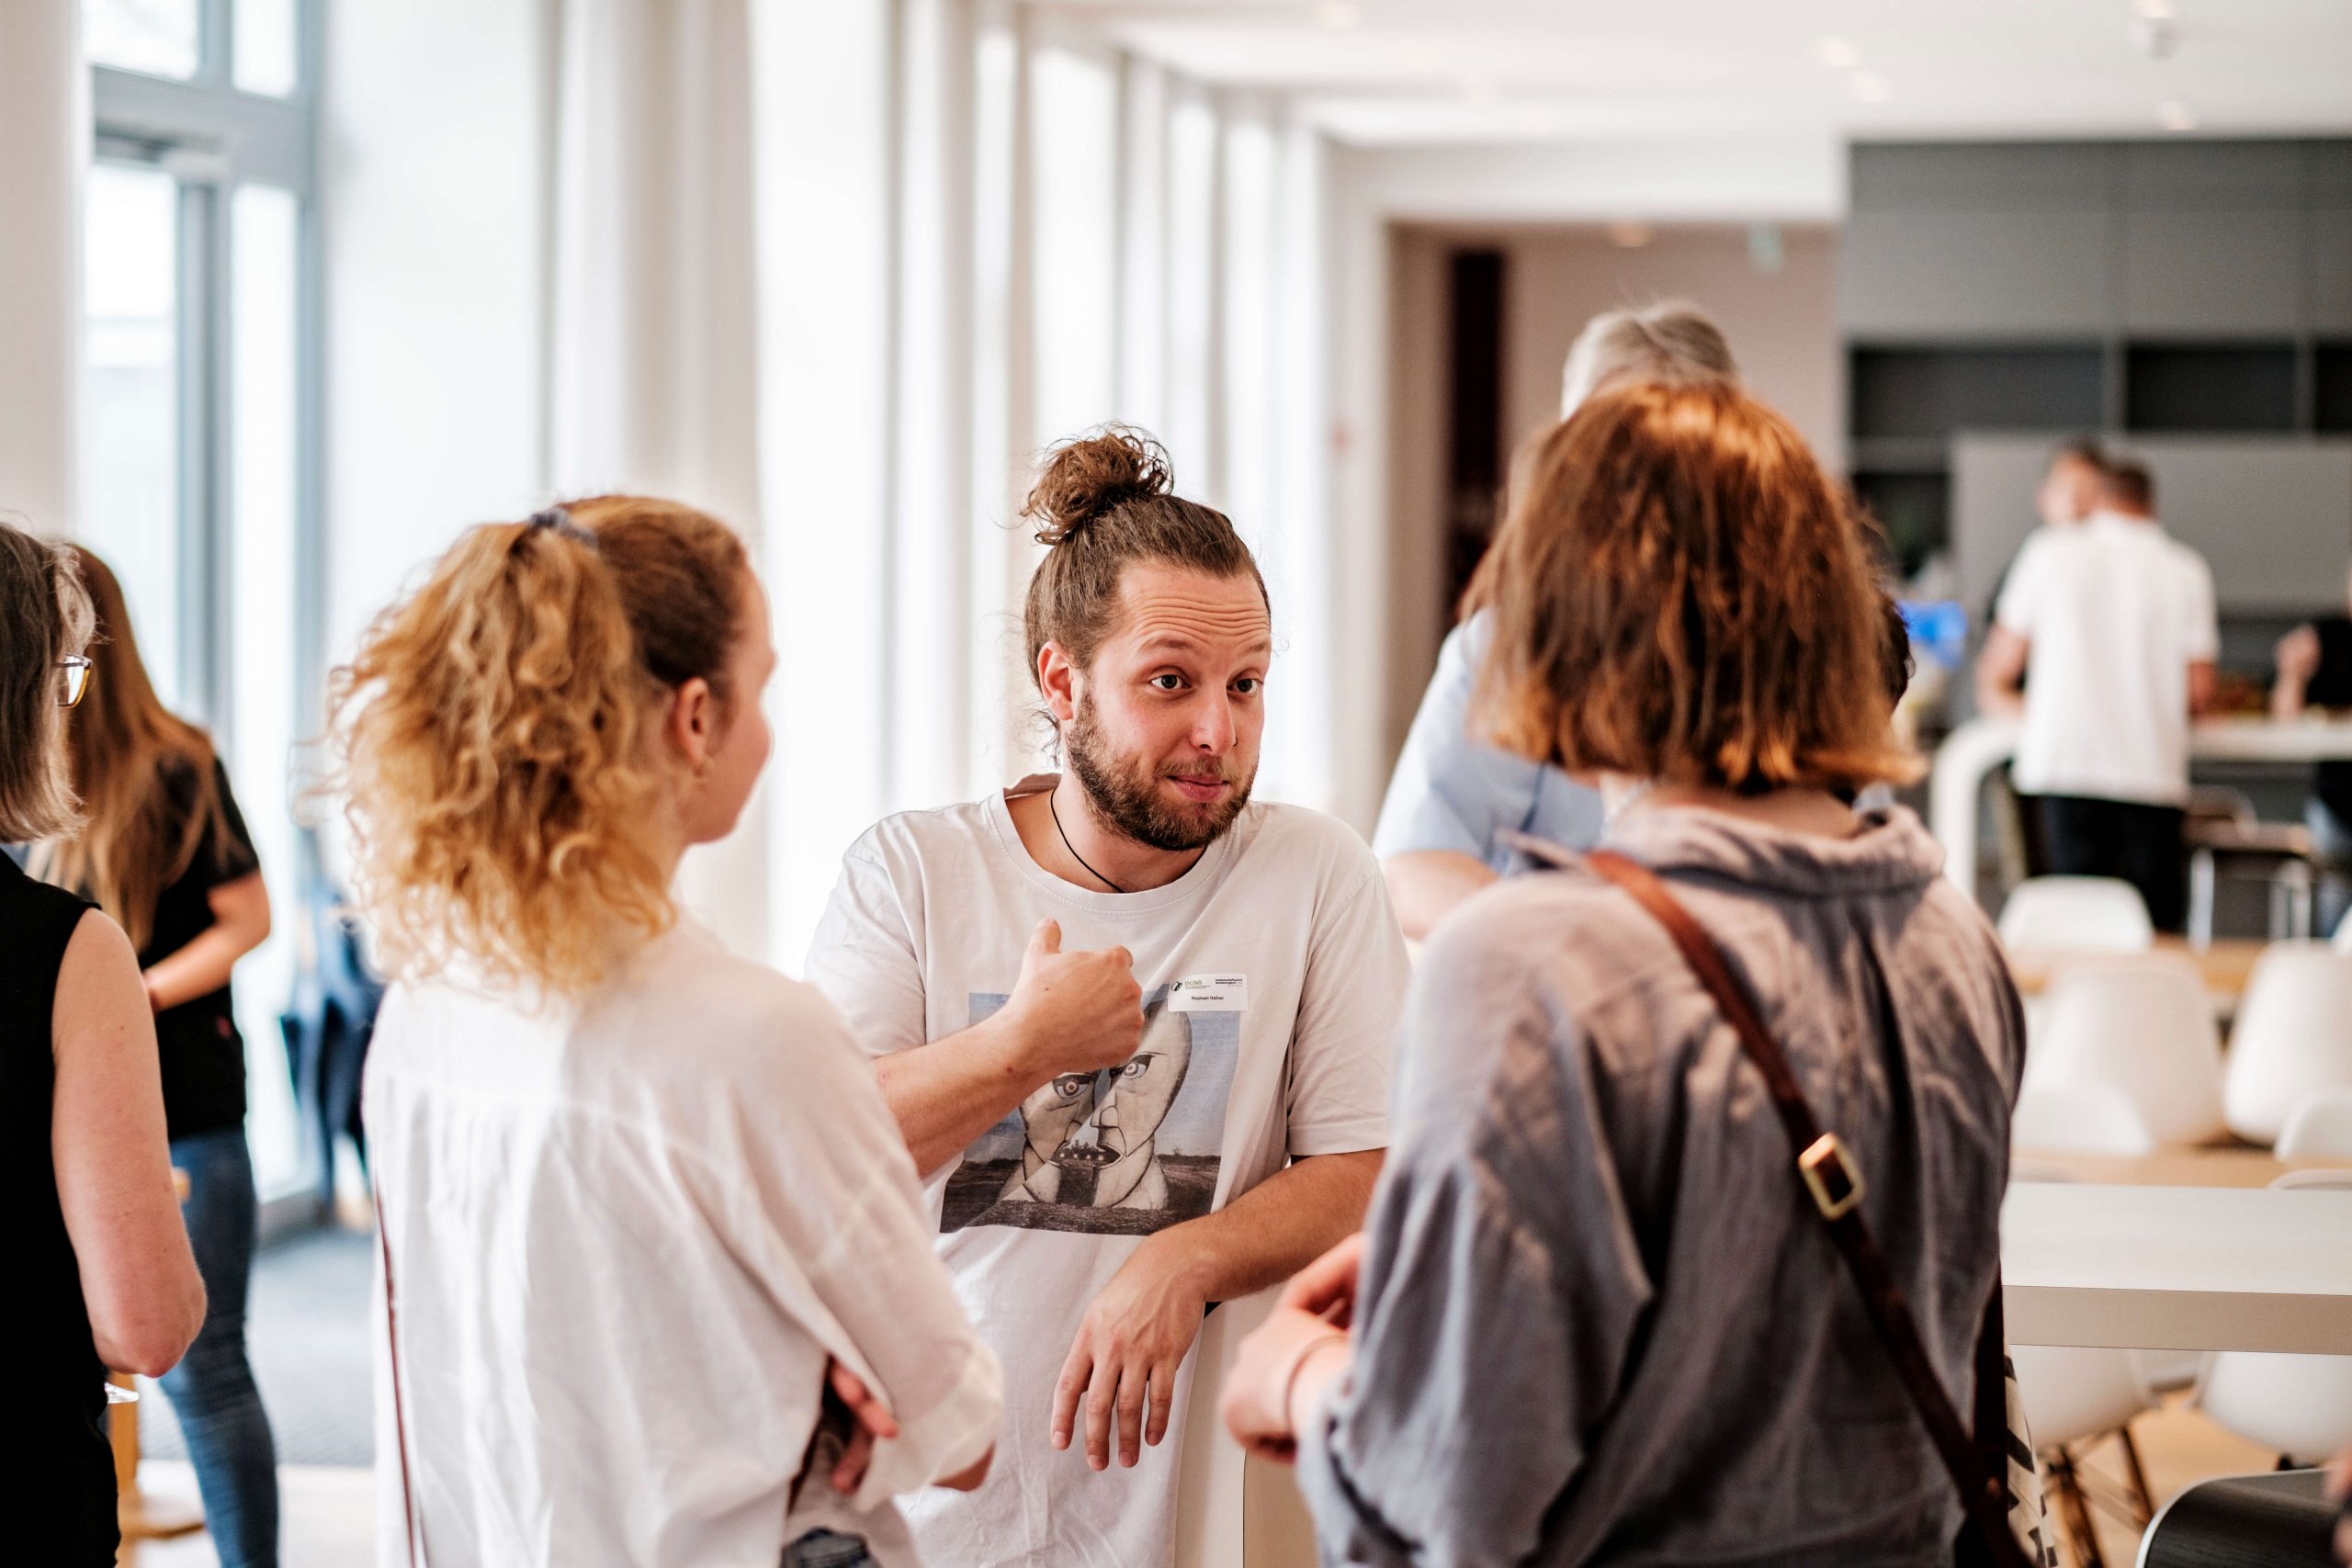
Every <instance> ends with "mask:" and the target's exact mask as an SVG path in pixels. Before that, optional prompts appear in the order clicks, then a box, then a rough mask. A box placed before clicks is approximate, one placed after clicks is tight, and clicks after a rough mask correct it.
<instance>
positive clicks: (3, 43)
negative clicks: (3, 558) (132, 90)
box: [0, 0, 90, 533]
mask: <svg viewBox="0 0 2352 1568" xmlns="http://www.w3.org/2000/svg"><path fill="white" fill-rule="evenodd" d="M81 28H82V18H81V7H80V6H79V5H78V4H77V0H6V4H5V5H0V213H5V214H6V221H5V222H0V513H15V514H16V517H15V519H13V520H15V521H19V522H22V523H24V524H26V525H29V526H30V527H32V528H34V529H35V530H37V531H40V532H42V533H62V532H68V531H71V530H72V529H73V528H74V525H76V524H77V522H78V521H79V517H78V514H77V512H76V508H75V504H74V501H75V493H74V492H75V479H74V474H75V469H76V466H77V463H78V461H79V456H80V455H79V453H78V452H77V450H76V449H75V446H74V435H75V430H76V426H77V424H78V423H79V422H78V420H77V418H76V400H77V395H78V389H79V387H80V381H81V378H80V353H81V326H82V281H81V266H82V205H81V190H82V176H83V172H84V171H85V170H86V169H87V168H88V167H89V164H90V101H89V73H88V71H87V70H86V69H85V67H84V65H83V62H82V53H81Z"/></svg>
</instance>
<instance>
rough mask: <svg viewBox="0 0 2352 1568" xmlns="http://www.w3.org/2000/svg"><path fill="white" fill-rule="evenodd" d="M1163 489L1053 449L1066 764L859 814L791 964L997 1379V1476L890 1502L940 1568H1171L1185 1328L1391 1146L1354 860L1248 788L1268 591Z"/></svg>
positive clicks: (1057, 648) (1346, 843)
mask: <svg viewBox="0 0 2352 1568" xmlns="http://www.w3.org/2000/svg"><path fill="white" fill-rule="evenodd" d="M1169 490H1170V483H1169V476H1168V473H1167V468H1166V463H1165V458H1164V457H1163V456H1162V455H1161V454H1160V453H1159V449H1158V448H1157V447H1156V446H1151V445H1150V444H1149V443H1148V441H1146V440H1144V439H1141V438H1139V437H1137V436H1136V435H1134V434H1129V433H1126V432H1124V431H1115V430H1114V431H1111V432H1107V433H1105V434H1100V435H1096V436H1093V437H1091V438H1089V439H1086V440H1083V441H1080V442H1077V443H1074V444H1072V445H1070V446H1066V447H1064V448H1063V449H1062V450H1061V451H1059V452H1058V453H1057V454H1056V456H1055V457H1054V459H1053V461H1052V462H1051V463H1050V464H1049V466H1048V468H1047V469H1046V474H1045V476H1044V477H1043V478H1042V479H1040V481H1039V483H1038V486H1037V489H1036V491H1035V492H1034V493H1033V494H1032V496H1031V498H1030V503H1029V506H1028V508H1027V510H1026V515H1029V516H1031V517H1033V518H1035V519H1036V520H1037V521H1038V522H1039V524H1040V528H1039V533H1038V538H1039V540H1040V542H1042V543H1044V544H1046V545H1047V546H1049V547H1050V548H1049V551H1048V554H1047V556H1046V559H1045V561H1044V562H1043V563H1042V564H1041V565H1040V567H1039V568H1038V571H1037V575H1036V578H1035V581H1033V582H1032V584H1031V586H1030V590H1029V595H1028V604H1027V607H1026V615H1025V620H1026V629H1027V635H1028V646H1029V653H1030V660H1031V669H1032V671H1033V673H1034V675H1035V681H1036V684H1037V688H1038V691H1039V693H1040V694H1041V695H1042V697H1043V698H1044V701H1045V706H1046V713H1047V714H1048V716H1050V718H1051V720H1052V722H1053V725H1054V728H1055V731H1056V735H1057V741H1058V744H1059V748H1060V750H1061V752H1062V754H1063V756H1064V758H1065V760H1066V761H1067V764H1068V767H1067V771H1066V772H1063V773H1058V774H1043V775H1037V776H1034V777H1031V778H1027V779H1024V780H1023V781H1022V782H1021V783H1019V784H1015V785H1013V786H1012V788H1011V789H1009V790H1006V791H1004V792H1002V793H1001V794H994V795H989V796H988V797H986V798H984V799H982V800H979V801H978V802H974V803H970V804H967V805H960V806H952V807H944V808H942V809H939V810H935V811H923V812H909V813H905V814H902V815H900V816H897V817H893V818H887V819H885V820H884V821H882V822H880V823H878V824H876V826H875V827H874V828H873V829H871V830H869V831H868V832H867V833H866V834H865V837H864V838H862V839H860V840H858V842H857V843H856V844H855V845H854V846H853V847H852V848H851V850H850V851H849V853H848V854H847V856H846V857H845V859H844V862H843V865H842V879H841V882H840V884H839V886H837V887H836V889H835V891H834V894H833V897H832V900H831V905H830V906H829V908H828V909H827V911H826V915H825V918H824V919H823V921H822V922H821V924H820V927H819V931H818V934H817V938H816V942H815V944H814V946H813V948H812V949H811V952H810V954H809V977H810V978H811V979H812V980H813V981H815V982H816V984H817V985H818V986H819V987H820V988H822V989H823V990H824V992H825V993H826V994H827V995H828V996H829V997H830V998H831V1000H832V1001H833V1002H834V1004H835V1005H836V1006H837V1007H838V1008H839V1009H840V1010H842V1013H843V1014H844V1015H845V1016H846V1018H847V1020H848V1021H849V1025H850V1030H851V1032H852V1034H853V1035H854V1037H855V1038H856V1039H858V1040H859V1042H860V1043H862V1044H863V1045H864V1046H865V1048H866V1050H867V1051H869V1052H870V1053H872V1054H873V1055H875V1056H876V1071H877V1074H878V1076H879V1077H880V1079H881V1082H882V1087H883V1091H884V1094H885V1096H886V1098H887V1099H888V1100H889V1102H890V1105H891V1108H892V1110H893V1111H894V1112H895V1113H896V1115H897V1117H898V1120H899V1127H900V1130H901V1131H902V1132H903V1133H904V1134H905V1135H906V1138H907V1142H908V1145H909V1147H910V1149H911V1150H912V1152H913V1154H914V1158H915V1165H916V1168H917V1169H918V1171H919V1172H921V1173H922V1176H923V1178H924V1179H925V1193H926V1197H927V1199H928V1201H929V1202H930V1204H931V1206H932V1213H933V1214H934V1216H935V1217H936V1220H937V1224H938V1226H939V1231H940V1252H941V1256H942V1257H943V1258H944V1259H945V1260H946V1262H947V1264H948V1267H949V1270H950V1272H951V1273H952V1274H953V1276H954V1277H955V1280H956V1289H957V1292H958V1293H959V1295H960V1296H961V1297H962V1300H963V1302H964V1305H965V1307H966V1309H967V1311H968V1312H969V1313H970V1314H971V1315H972V1318H973V1321H974V1322H975V1323H976V1324H977V1325H978V1327H979V1330H980V1334H981V1336H982V1337H983V1339H984V1340H985V1341H986V1342H987V1343H988V1344H989V1346H990V1348H993V1349H995V1350H996V1351H997V1353H998V1355H999V1357H1000V1359H1001V1360H1002V1361H1003V1364H1004V1377H1005V1389H1006V1421H1005V1430H1004V1434H1003V1438H1002V1441H1001V1445H1000V1449H999V1457H998V1462H997V1466H996V1469H995V1471H994V1472H993V1473H992V1474H991V1476H990V1477H989V1481H988V1483H987V1484H986V1485H985V1486H983V1487H982V1488H981V1489H980V1490H979V1491H978V1492H976V1493H973V1494H971V1495H968V1496H958V1497H954V1498H946V1497H941V1498H937V1499H932V1498H925V1499H922V1500H921V1501H919V1502H918V1503H917V1504H916V1505H915V1506H913V1507H912V1508H910V1510H909V1517H910V1523H911V1524H912V1525H913V1526H914V1529H915V1533H916V1538H917V1541H918V1544H919V1545H920V1547H921V1549H922V1553H923V1555H924V1557H925V1559H926V1560H927V1561H929V1562H933V1563H936V1564H942V1565H953V1568H989V1565H1004V1568H1154V1565H1155V1564H1160V1563H1164V1562H1167V1561H1168V1560H1169V1557H1170V1551H1171V1550H1172V1544H1173V1538H1174V1503H1175V1495H1176V1485H1177V1475H1176V1460H1177V1455H1178V1453H1179V1452H1181V1451H1182V1442H1181V1432H1180V1430H1179V1428H1180V1427H1181V1423H1182V1412H1183V1410H1184V1409H1185V1407H1186V1404H1187V1399H1188V1390H1189V1382H1190V1377H1191V1361H1192V1358H1191V1357H1190V1356H1189V1355H1188V1352H1189V1351H1190V1349H1191V1348H1192V1346H1193V1342H1194V1340H1195V1339H1196V1337H1198V1334H1199V1331H1200V1327H1201V1323H1202V1319H1203V1316H1204V1313H1205V1312H1206V1310H1207V1309H1208V1308H1209V1306H1210V1305H1211V1304H1212V1303H1216V1302H1220V1301H1227V1300H1231V1299H1234V1298H1236V1297H1239V1296H1243V1295H1248V1294H1250V1293H1252V1292H1257V1291H1260V1290H1262V1289H1264V1288H1266V1287H1268V1286H1270V1285H1272V1284H1274V1283H1276V1282H1278V1281H1280V1280H1283V1279H1286V1278H1287V1277H1288V1276H1289V1275H1290V1274H1292V1273H1293V1272H1295V1270H1296V1269H1299V1268H1301V1267H1303V1266H1304V1265H1306V1263H1308V1262H1310V1261H1312V1260H1313V1259H1314V1258H1317V1257H1319V1256H1320V1255H1321V1254H1322V1253H1323V1251H1324V1250H1325V1249H1327V1248H1328V1247H1330V1246H1331V1245H1332V1244H1334V1243H1336V1242H1337V1241H1339V1240H1340V1238H1341V1237H1343V1236H1345V1235H1349V1234H1350V1233H1351V1231H1353V1230H1354V1229H1355V1228H1356V1227H1357V1226H1358V1225H1359V1224H1361V1223H1362V1219H1363V1212H1364V1207H1365V1204H1366V1201H1368V1199H1369V1197H1370V1194H1371V1191H1372V1188H1373V1184H1374V1179H1375V1178H1376V1176H1377V1174H1378V1170H1379V1164H1380V1157H1381V1156H1380V1151H1381V1149H1382V1148H1383V1147H1384V1146H1385V1144H1386V1142H1387V1127H1386V1105H1387V1095H1388V1055H1389V1047H1390V1039H1391V1035H1392V1032H1393V1030H1394V1027H1395V1023H1396V1019H1397V1010H1398V1007H1399V1005H1400V1003H1401V999H1402V996H1403V991H1404V986H1405V979H1406V957H1405V951H1404V944H1403V940H1402V937H1401V934H1400V932H1399V931H1398V930H1397V922H1396V919H1395V916H1394V914H1393V913H1392V911H1391V908H1390V906H1389V902H1388V897H1387V892H1386V888H1385V885H1384V883H1383V881H1382V878H1381V874H1380V868H1379V864H1378V863H1377V862H1376V861H1375V860H1374V857H1373V855H1372V852H1371V851H1370V849H1369V848H1368V847H1367V846H1366V845H1365V844H1364V842H1363V840H1362V839H1360V838H1359V837H1358V836H1357V835H1356V834H1355V833H1354V832H1353V831H1352V830H1351V829H1349V828H1347V827H1346V826H1344V825H1343V824H1340V823H1339V822H1336V821H1333V820H1332V819H1330V818H1326V817H1323V816H1320V815H1318V814H1317V813H1315V812H1311V811H1306V810H1304V809H1301V808H1299V807H1288V806H1274V805H1267V804H1264V803H1261V802H1258V803H1253V802H1252V801H1251V800H1250V790H1251V786H1252V785H1253V784H1254V783H1255V779H1256V773H1257V766H1258V753H1259V741H1260V738H1261V733H1262V731H1263V728H1264V725H1265V722H1266V712H1265V696H1264V687H1265V677H1266V671H1267V665H1268V663H1269V662H1270V661H1271V659H1272V650H1273V634H1272V617H1271V614H1270V611H1269V608H1268V605H1267V601H1266V596H1265V590H1264V587H1263V584H1262V582H1261V579H1260V577H1259V574H1258V571H1257V568H1256V565H1255V563H1254V561H1253V560H1252V559H1251V558H1250V553H1249V550H1248V547H1246V546H1245V545H1244V544H1243V543H1242V542H1241V540H1240V538H1239V536H1238V535H1237V534H1235V532H1234V530H1233V526H1232V525H1231V523H1229V522H1228V521H1227V519H1226V518H1225V517H1223V516H1222V515H1221V514H1219V513H1216V512H1213V511H1211V510H1209V509H1208V508H1206V507H1204V506H1200V505H1198V504H1196V503H1194V502H1187V501H1184V500H1182V499H1180V498H1178V497H1176V496H1174V495H1173V494H1170V493H1169Z"/></svg>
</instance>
